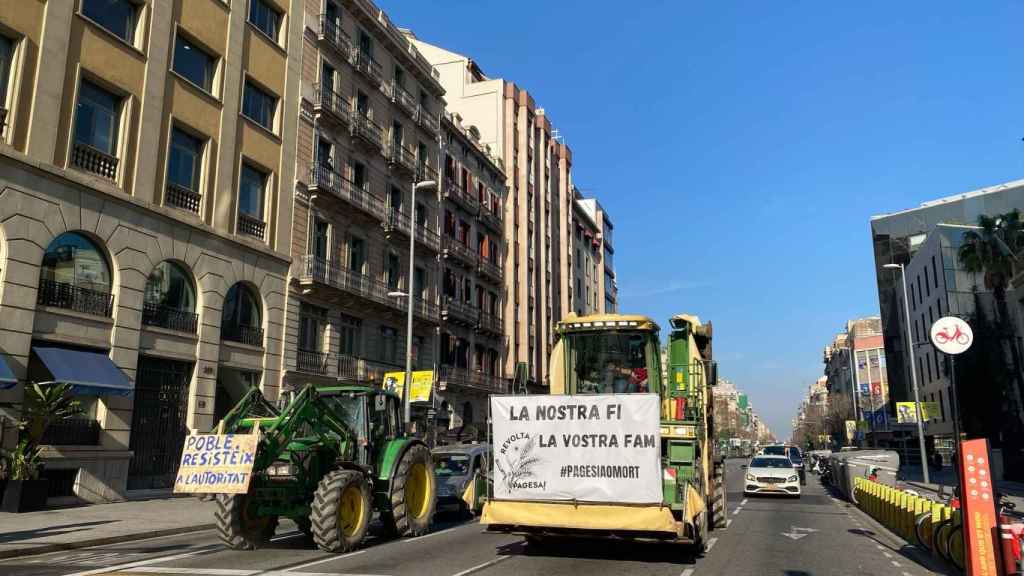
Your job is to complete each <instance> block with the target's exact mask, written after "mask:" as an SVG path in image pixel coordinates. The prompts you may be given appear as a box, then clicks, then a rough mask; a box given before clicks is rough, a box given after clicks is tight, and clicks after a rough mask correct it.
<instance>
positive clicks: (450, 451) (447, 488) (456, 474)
mask: <svg viewBox="0 0 1024 576" xmlns="http://www.w3.org/2000/svg"><path fill="white" fill-rule="evenodd" d="M433 454H434V476H435V477H436V478H437V510H438V511H439V512H440V511H458V512H460V513H462V514H465V515H470V514H479V513H480V511H481V510H482V509H483V502H484V498H485V497H486V496H487V470H488V466H489V465H490V458H491V445H490V444H487V443H485V442H474V443H472V444H452V445H450V446H440V447H438V448H435V449H434V451H433Z"/></svg>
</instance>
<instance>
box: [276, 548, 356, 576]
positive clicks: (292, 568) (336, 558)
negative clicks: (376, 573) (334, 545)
mask: <svg viewBox="0 0 1024 576" xmlns="http://www.w3.org/2000/svg"><path fill="white" fill-rule="evenodd" d="M369 549H370V548H363V549H362V550H356V551H355V552H349V553H348V554H338V555H336V556H328V557H327V558H321V559H319V560H313V561H312V562H306V563H304V564H299V565H298V566H292V567H290V568H285V569H283V570H281V572H294V571H295V570H301V569H302V568H306V567H308V566H316V565H317V564H323V563H324V562H330V561H331V560H341V559H342V558H351V557H352V556H358V555H359V554H365V553H366V551H367V550H369Z"/></svg>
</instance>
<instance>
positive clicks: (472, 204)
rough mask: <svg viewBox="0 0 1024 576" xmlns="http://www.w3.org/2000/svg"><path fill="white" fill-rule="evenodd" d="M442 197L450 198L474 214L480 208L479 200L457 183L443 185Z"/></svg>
mask: <svg viewBox="0 0 1024 576" xmlns="http://www.w3.org/2000/svg"><path fill="white" fill-rule="evenodd" d="M444 197H445V199H446V200H451V201H452V202H455V203H456V204H458V205H459V206H462V207H463V208H465V209H466V210H468V211H469V212H470V213H472V214H476V213H477V212H478V211H479V210H480V202H479V201H478V200H477V199H476V198H475V197H474V196H472V195H470V194H468V193H467V192H466V190H465V189H463V188H462V187H461V186H459V185H458V184H455V183H450V184H448V185H447V186H445V187H444Z"/></svg>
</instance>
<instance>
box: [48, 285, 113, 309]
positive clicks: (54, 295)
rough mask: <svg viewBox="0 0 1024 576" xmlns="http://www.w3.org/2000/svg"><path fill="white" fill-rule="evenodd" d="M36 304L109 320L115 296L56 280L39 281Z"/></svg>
mask: <svg viewBox="0 0 1024 576" xmlns="http://www.w3.org/2000/svg"><path fill="white" fill-rule="evenodd" d="M36 302H37V303H38V304H40V305H43V306H53V307H55V308H63V309H65V310H74V311H75V312H82V313H84V314H94V315H96V316H106V317H107V318H109V317H110V316H111V315H112V314H113V311H114V295H113V294H111V293H110V292H105V291H101V290H92V289H90V288H83V287H81V286H76V285H74V284H68V283H66V282H57V281H55V280H40V281H39V294H38V295H37V298H36Z"/></svg>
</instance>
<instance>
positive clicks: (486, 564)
mask: <svg viewBox="0 0 1024 576" xmlns="http://www.w3.org/2000/svg"><path fill="white" fill-rule="evenodd" d="M509 558H512V556H498V557H497V558H495V559H494V560H490V561H487V562H484V563H483V564H477V565H476V566H473V567H472V568H466V569H465V570H463V571H462V572H456V573H455V574H452V576H468V575H469V574H472V573H474V572H479V571H480V570H483V569H484V568H490V567H491V566H494V565H495V564H498V563H500V562H504V561H505V560H508V559H509Z"/></svg>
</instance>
